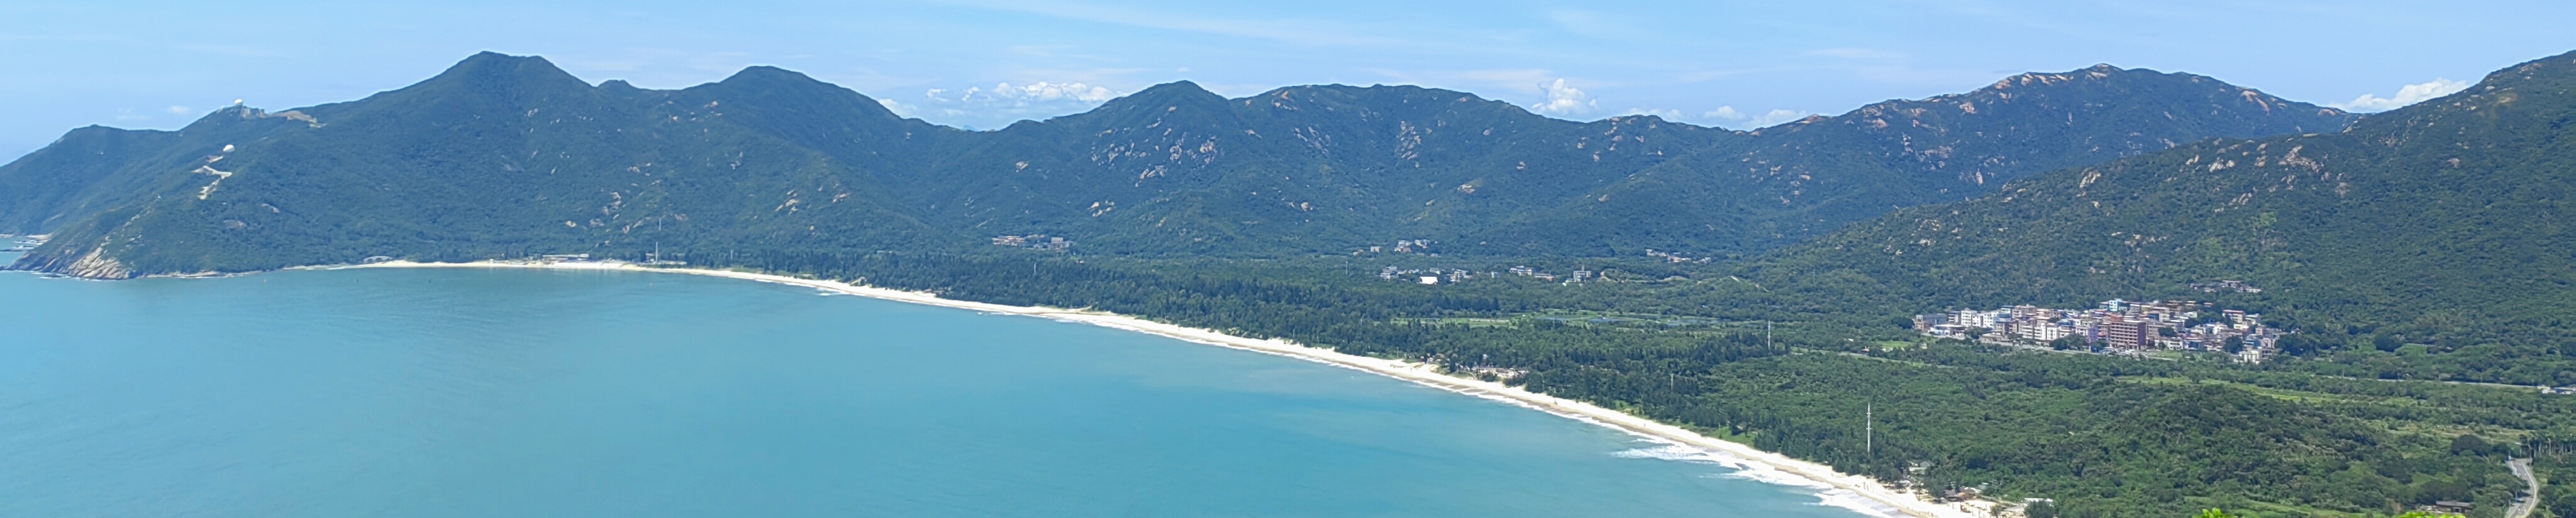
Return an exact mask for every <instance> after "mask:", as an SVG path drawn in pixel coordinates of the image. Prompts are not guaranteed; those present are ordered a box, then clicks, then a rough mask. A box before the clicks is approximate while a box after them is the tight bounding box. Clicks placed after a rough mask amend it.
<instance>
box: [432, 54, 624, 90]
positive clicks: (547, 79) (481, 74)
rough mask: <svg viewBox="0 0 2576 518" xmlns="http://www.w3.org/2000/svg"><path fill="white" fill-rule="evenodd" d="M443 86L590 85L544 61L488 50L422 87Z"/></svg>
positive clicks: (451, 68)
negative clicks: (447, 84) (451, 84)
mask: <svg viewBox="0 0 2576 518" xmlns="http://www.w3.org/2000/svg"><path fill="white" fill-rule="evenodd" d="M442 82H453V83H464V84H474V85H511V84H517V85H540V84H548V83H570V84H577V85H581V86H582V87H584V88H588V87H589V86H590V83H587V82H583V81H582V80H581V79H580V78H577V77H573V75H572V73H569V72H565V71H563V69H562V68H556V67H555V64H554V62H551V61H546V58H543V57H538V56H512V55H508V54H502V53H499V52H492V51H488V50H487V51H483V52H478V53H475V54H474V55H473V56H468V57H466V58H465V60H464V61H458V62H456V65H454V66H450V67H447V71H445V72H439V73H438V75H437V76H436V77H431V78H429V80H428V81H422V83H424V84H427V83H442Z"/></svg>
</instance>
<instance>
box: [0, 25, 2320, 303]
mask: <svg viewBox="0 0 2576 518" xmlns="http://www.w3.org/2000/svg"><path fill="white" fill-rule="evenodd" d="M2097 68H2098V69H2099V70H2096V71H2093V72H2086V74H2088V75H2100V76H2103V77H2104V78H2107V79H2104V78H2094V79H2082V80H2078V79H2066V80H2046V81H2039V82H2037V83H2033V84H2032V85H2030V86H2012V87H2010V88H2011V89H2013V90H2012V91H2011V92H2004V91H2003V90H2004V89H2005V87H2004V86H2001V85H1999V86H1997V87H1990V88H1988V89H1984V90H1980V91H1978V92H1975V93H1971V94H1963V95H1961V96H1944V97H1939V98H1934V99H1930V100H1924V101H1891V102H1889V103H1882V104H1879V105H1872V106H1871V107H1865V108H1863V109H1861V110H1856V111H1854V112H1852V113H1850V114H1845V115H1843V116H1840V117H1834V118H1818V119H1811V120H1809V121H1807V122H1804V123H1800V124H1791V125H1786V126H1781V127H1774V128H1768V129H1765V130H1763V131H1761V132H1740V131H1731V130H1723V129H1715V128H1705V127H1699V126H1692V125H1688V124H1680V123H1674V122H1670V121H1664V120H1662V119H1659V118H1656V117H1652V116H1633V117H1617V118H1611V119H1605V120H1600V121H1593V122H1575V121H1566V120H1560V119H1553V118H1548V117H1543V116H1539V115H1536V114H1533V113H1529V112H1528V111H1526V110H1522V109H1520V108H1518V107H1515V106H1512V105H1510V104H1508V103H1504V102H1500V101H1493V100H1488V99H1483V98H1480V97H1477V96H1474V95H1472V94H1466V93H1461V92H1454V91H1447V90H1438V89H1428V88H1419V87H1410V86H1371V87H1352V86H1340V85H1327V86H1299V87H1287V88H1280V89H1277V90H1273V91H1270V92H1266V93H1263V94H1260V95H1255V96H1251V97H1245V98H1240V99H1227V98H1225V97H1223V96H1219V95H1216V94H1214V93H1211V92H1208V91H1206V90H1205V89H1202V88H1199V87H1198V86H1197V85H1195V84H1192V83H1189V82H1186V81H1184V82H1177V83H1171V84H1165V85H1158V86H1155V87H1153V88H1148V89H1146V90H1144V91H1140V92H1137V93H1135V94H1132V95H1128V96H1125V97H1121V98H1118V99H1115V100H1112V101H1110V102H1108V103H1106V104H1104V105H1102V106H1100V107H1099V108H1097V109H1094V110H1092V111H1089V112H1085V113H1080V114H1074V115H1067V116H1063V117H1056V118H1053V119H1049V120H1045V121H1024V122H1021V123H1019V124H1014V125H1012V126H1010V127H1008V128H1004V129H1001V130H996V131H988V132H970V131H964V130H959V129H955V128H948V127H943V126H937V125H933V124H929V123H927V122H923V121H920V120H918V119H905V118H902V117H900V116H898V115H896V114H894V113H893V112H892V111H890V110H888V109H886V108H885V107H884V106H883V105H881V104H880V103H878V102H876V101H875V100H874V99H871V98H868V97H867V96H865V95H862V94H859V93H857V92H853V91H850V90H848V89H844V88H840V87H838V86H833V85H830V84H827V83H823V82H820V81H815V80H813V79H812V78H809V77H806V76H804V75H802V74H797V73H795V72H791V71H787V70H783V69H778V68H774V67H752V68H748V69H745V70H743V71H742V72H740V73H737V74H735V75H733V76H731V77H728V78H726V79H725V80H723V81H719V82H715V83H709V84H705V85H699V86H695V87H690V88H686V89H680V90H645V89H639V88H635V87H633V86H632V85H629V84H626V83H624V82H619V81H609V82H603V83H601V84H599V85H597V86H593V85H590V84H588V83H584V82H582V81H581V80H580V79H578V78H575V77H573V76H571V75H570V74H567V73H564V72H563V71H562V70H560V69H558V68H555V67H554V66H553V65H552V64H551V63H548V62H546V61H545V60H544V59H543V58H536V57H514V56H505V55H500V54H494V53H484V54H479V55H476V56H474V57H471V58H468V59H466V60H464V61H463V62H460V63H458V64H457V65H456V66H454V67H452V68H450V69H449V70H447V71H445V72H443V73H441V74H439V75H437V76H435V77H432V78H430V79H428V80H424V81H422V82H420V83H418V84H414V85H411V86H408V87H404V88H401V89H397V90H392V91H387V92H383V93H379V94H376V95H373V96H369V97H368V98H366V99H361V100H357V101H350V102H343V103H334V104H326V105H321V106H314V107H310V108H302V109H298V110H292V111H288V112H279V113H275V114H272V113H268V112H265V111H260V110H255V109H250V108H244V107H236V108H229V109H226V110H225V111H220V112H217V113H216V114H213V115H210V116H209V117H208V118H207V119H205V120H204V121H200V123H199V124H197V125H192V126H191V127H190V128H188V129H183V130H181V131H178V132H151V131H143V132H130V131H125V130H111V129H105V128H98V129H85V130H82V131H76V132H74V133H73V134H71V135H67V136H66V137H65V139H64V140H63V141H62V142H58V143H57V144H56V145H55V146H52V147H49V148H47V149H45V150H42V151H39V152H37V153H34V154H31V155H29V156H28V157H26V158H23V159H21V160H18V161H16V162H12V163H10V164H8V165H5V166H0V200H8V201H7V203H8V205H6V206H5V207H0V232H11V233H40V232H51V233H53V234H55V235H56V236H57V239H55V240H54V241H52V242H50V243H48V244H47V245H46V246H45V247H43V248H40V249H39V250H37V251H35V252H34V253H31V254H28V255H27V256H25V257H24V258H22V259H21V260H20V261H19V262H18V263H17V264H15V265H13V267H15V268H20V269H33V270H42V271H50V272H58V273H67V274H73V275H81V276H93V277H109V278H119V277H127V276H134V275H146V274H164V273H200V272H236V271H253V270H262V269H270V268H277V267H283V266H292V265H300V264H334V263H349V262H357V261H360V260H363V259H366V258H369V257H378V256H382V257H393V258H409V259H422V260H470V259H486V258H497V257H517V256H525V255H531V254H545V253H593V254H601V255H606V256H612V257H626V258H644V257H646V256H655V257H662V258H675V259H681V260H687V261H692V262H697V263H724V262H727V260H728V259H727V258H731V257H739V256H740V254H742V253H746V252H751V253H765V252H786V253H793V252H798V251H823V250H910V251H934V250H946V251H960V250H975V249H980V248H981V247H983V246H984V244H983V242H984V241H985V240H986V238H989V237H992V236H1000V235H1025V234H1046V235H1051V236H1058V237H1066V238H1071V239H1073V240H1075V242H1076V243H1077V246H1078V247H1079V248H1078V249H1079V250H1082V251H1084V252H1086V253H1106V254H1114V255H1134V256H1217V257H1287V256H1298V255H1311V254H1349V253H1355V252H1359V251H1363V250H1366V249H1367V248H1368V247H1371V246H1381V247H1383V246H1387V245H1393V244H1394V243H1395V242H1396V241H1399V240H1405V241H1416V242H1420V240H1428V241H1430V242H1432V243H1434V244H1433V245H1432V246H1431V247H1430V248H1431V250H1433V251H1446V252H1450V253H1470V254H1498V255H1513V256H1526V255H1555V256H1573V257H1583V256H1608V255H1635V254H1637V253H1638V252H1640V251H1642V249H1643V248H1646V247H1649V246H1652V247H1662V248H1665V249H1669V250H1681V251H1703V252H1717V253H1754V252H1759V251H1762V250H1767V249H1769V248H1772V247H1776V246H1780V245H1783V244H1786V243H1789V242H1793V241H1795V239H1796V238H1798V237H1800V236H1803V235H1805V234H1806V233H1813V232H1821V231H1822V230H1823V229H1824V228H1825V227H1828V226H1830V225H1835V224H1838V223H1836V222H1837V221H1843V220H1857V219H1860V218H1861V217H1865V216H1868V215H1875V214H1876V213H1881V212H1885V211H1886V210H1891V209H1893V208H1895V207H1900V206H1908V205H1917V204H1922V203H1931V202H1936V201H1940V200H1941V199H1943V198H1944V197H1948V196H1953V195H1956V194H1953V193H1954V192H1957V191H1961V190H1968V189H1975V188H1979V187H1978V185H1979V184H1978V183H1977V182H1976V181H1975V180H1974V179H1979V178H1985V179H1988V180H1992V179H1997V178H2003V177H2007V176H2011V175H2015V174H2022V173H2021V171H2023V170H2025V169H2031V168H2036V167H2040V166H2042V165H2046V166H2049V167H2055V166H2059V165H2065V163H2066V162H2070V161H2080V160H2086V159H2089V158H2093V157H2100V158H2107V157H2111V156H2116V155H2119V154H2125V153H2130V152H2133V151H2136V150H2139V149H2144V148H2146V147H2150V145H2149V144H2146V143H2147V142H2154V143H2156V144H2154V145H2162V144H2161V143H2162V142H2164V141H2166V140H2171V139H2178V138H2186V137H2187V138H2193V139H2196V138H2203V137H2208V136H2223V135H2239V134H2266V133H2275V132H2283V131H2302V130H2307V129H2309V128H2316V127H2340V125H2342V124H2344V123H2346V122H2348V121H2349V120H2350V119H2351V118H2352V117H2354V116H2352V115H2350V114H2344V113H2341V112H2336V111H2332V110H2324V109H2318V108H2315V107H2313V106H2308V105H2303V104H2296V103H2289V102H2286V101H2279V100H2277V99H2273V98H2270V97H2268V96H2262V95H2260V94H2258V93H2255V92H2253V91H2251V90H2246V89H2243V88H2238V87H2233V86H2228V85H2225V84H2223V83H2217V82H2216V81H2215V80H2208V79H2206V78H2199V77H2197V76H2187V75H2174V74H2160V73H2153V72H2145V71H2126V70H2118V69H2111V68H2108V67H2097ZM2059 76H2065V74H2058V75H2024V76H2016V77H2018V78H2021V79H2013V80H2007V82H2008V83H2009V82H2017V81H2026V80H2029V78H2034V77H2041V78H2045V77H2059ZM2139 85H2145V86H2139ZM2123 92H2128V93H2146V94H2152V95H2146V96H2144V97H2119V96H2120V95H2121V94H2122V93H2123ZM1954 98H1955V99H1954ZM2005 98H2012V99H2020V100H2014V101H2006V100H2003V99H2005ZM2106 99H2107V100H2106ZM1925 103H1931V104H1934V105H1941V106H1955V105H1963V104H1967V103H1991V104H1992V106H1993V107H1990V108H1987V109H1985V111H1984V113H1988V114H1990V115H1993V116H1994V117H1991V118H1992V119H1993V120H1992V121H1989V120H1988V119H1978V118H1975V117H1970V119H1973V120H1976V121H1982V122H1976V123H1960V124H1958V127H1959V129H1951V128H1946V127H1939V126H1938V125H1939V124H1950V123H1948V122H1943V121H1946V120H1948V119H1944V118H1942V117H1939V116H1931V115H1923V114H1920V113H1915V112H1921V111H1924V110H1927V108H1922V107H1920V106H1918V105H1926V104H1925ZM2015 103H2021V104H2015ZM2239 105H2249V106H2254V107H2250V108H2249V107H2246V106H2239ZM1898 111H1904V112H1907V113H1915V115H1911V116H1917V117H1916V118H1915V119H1912V120H1914V121H1915V123H1908V124H1909V125H1908V126H1906V127H1907V128H1911V129H1908V130H1905V131H1899V132H1896V133H1884V132H1876V133H1874V132H1872V131H1874V130H1875V129H1878V128H1870V129H1848V127H1851V126H1853V125H1854V124H1861V123H1863V122H1866V121H1878V120H1882V119H1884V118H1885V117H1889V116H1890V115H1888V114H1889V113H1895V112H1898ZM2150 111H2152V112H2154V113H2158V114H2162V117H2161V119H2160V120H2162V121H2163V122H2161V123H2159V124H2153V125H2139V124H2129V123H2128V121H2130V119H2134V118H2136V117H2137V116H2138V115H2137V114H2139V113H2147V112H2150ZM2124 114H2125V115H2124ZM2260 114H2268V115H2260ZM2096 119H2100V120H2102V121H2104V122H2103V123H2102V124H2092V123H2089V122H2087V123H2082V124H2078V123H2058V122H2049V121H2060V120H2065V121H2093V120H2096ZM1923 121H1930V122H1923ZM1996 121H2000V122H1996ZM2032 121H2040V122H2032ZM2041 122H2046V124H2042V123H2041ZM1916 123H1921V124H1929V126H1924V125H1915V124H1916ZM1870 124H1873V125H1875V124H1876V123H1870ZM1997 124H2000V125H2001V126H1996V125H1997ZM2114 124H2116V125H2117V126H2116V127H2114V126H2113V125H2114ZM1924 128H1929V129H1924ZM2114 132H2126V133H2123V134H2121V135H2112V136H2105V135H2110V134H2111V133H2114ZM1990 134H1991V135H1990ZM2114 137H2117V138H2114ZM1890 139H1893V140H1890ZM2150 139H2152V140H2150ZM1918 140H1920V141H1921V142H1936V141H1937V142H1938V143H1940V144H1941V146H1942V147H1940V148H1937V149H1944V150H1948V149H1964V150H1971V151H1970V153H1972V154H1969V155H1960V156H1962V157H1967V156H1974V157H1978V158H1976V160H1977V161H1978V164H1980V165H1978V166H1976V167H1973V168H1968V169H1958V168H1956V167H1952V166H1950V165H1948V164H1949V162H1947V161H1944V160H1926V159H1924V158H1923V156H1920V154H1919V153H1918V154H1917V155H1909V156H1908V157H1906V158H1902V159H1890V160H1880V161H1879V162H1878V163H1875V164H1874V165H1871V164H1863V165H1866V167H1853V168H1841V167H1840V165H1839V164H1842V163H1844V162H1845V161H1849V160H1851V159H1852V158H1851V157H1868V156H1877V155H1874V154H1873V153H1876V154H1886V153H1890V152H1888V151H1884V150H1880V149H1878V148H1882V147H1885V146H1887V145H1890V144H1889V142H1894V143H1895V144H1893V145H1896V146H1899V148H1900V149H1904V146H1916V145H1928V144H1916V142H1917V141H1918ZM225 146H232V147H233V148H234V150H232V151H223V149H224V148H225ZM84 150H86V151H84ZM1942 152H1943V153H1951V151H1942ZM1729 157H1736V158H1734V160H1736V161H1738V162H1741V161H1744V160H1755V161H1757V162H1759V163H1770V162H1773V161H1777V162H1778V163H1780V164H1786V165H1781V166H1779V167H1784V168H1785V169H1782V170H1781V171H1786V172H1794V173H1797V174H1799V175H1801V176H1802V177H1800V178H1797V179H1787V178H1789V177H1787V176H1784V175H1785V174H1787V173H1770V172H1765V173H1763V174H1764V176H1761V177H1760V178H1757V179H1755V180H1753V183H1752V184H1746V185H1754V186H1755V187H1759V189H1753V190H1744V189H1739V188H1737V187H1738V186H1737V185H1736V184H1739V183H1742V182H1740V181H1739V180H1741V178H1735V179H1729V178H1731V176H1730V175H1733V176H1741V175H1740V174H1739V173H1737V172H1734V170H1733V169H1731V168H1733V167H1735V166H1734V165H1733V164H1728V163H1725V162H1726V161H1727V160H1729ZM1743 157H1762V158H1743ZM1882 158H1883V157H1882ZM1873 160H1875V159H1873ZM1855 163H1857V162H1855ZM1953 169H1958V170H1957V171H1953ZM1766 171H1767V170H1766ZM1837 175H1839V176H1837ZM1931 175H1944V176H1941V177H1940V179H1939V180H1938V181H1928V180H1925V178H1930V177H1931ZM1962 175H1964V176H1962ZM1818 178H1821V179H1818ZM1961 178H1967V179H1968V180H1961ZM1810 180H1814V182H1815V183H1814V184H1809V183H1807V182H1809V181H1810ZM1763 182H1770V183H1763ZM1783 182H1785V183H1783ZM1944 182H1947V183H1944ZM1780 186H1787V188H1789V189H1790V191H1788V193H1787V195H1788V196H1789V197H1792V198H1798V199H1806V198H1808V197H1814V198H1823V199H1829V201H1826V202H1820V203H1813V204H1800V203H1789V204H1781V205H1778V206H1774V205H1773V204H1772V203H1771V202H1768V201H1765V200H1767V199H1768V198H1769V197H1772V196H1773V195H1775V194H1779V193H1777V192H1774V191H1776V190H1777V188H1778V187H1780ZM1761 189H1772V190H1769V191H1766V190H1761ZM1836 189H1841V190H1842V191H1841V192H1835V190H1836ZM1945 189H1947V191H1945ZM1809 216H1820V218H1819V219H1818V222H1817V223H1814V224H1806V223H1799V224H1798V225H1799V226H1798V228H1797V229H1794V230H1784V229H1788V227H1786V226H1784V225H1787V223H1781V222H1783V221H1791V220H1796V219H1800V218H1806V217H1809ZM1719 222H1723V223H1725V224H1724V225H1720V224H1719ZM1746 222H1754V223H1746ZM1763 222H1768V223H1763ZM1693 228H1698V229H1700V230H1693ZM1709 229H1717V230H1715V231H1712V230H1709ZM1764 232H1768V235H1767V236H1762V235H1755V234H1762V233H1764ZM657 253H658V254H659V255H656V254H657Z"/></svg>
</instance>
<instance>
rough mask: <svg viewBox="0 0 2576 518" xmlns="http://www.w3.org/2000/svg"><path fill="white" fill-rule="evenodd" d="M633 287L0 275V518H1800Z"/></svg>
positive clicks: (1587, 451) (1497, 427)
mask: <svg viewBox="0 0 2576 518" xmlns="http://www.w3.org/2000/svg"><path fill="white" fill-rule="evenodd" d="M817 295H819V293H818V292H816V291H815V290H813V289H809V288H800V287H793V286H782V285H772V284H762V283H753V282H744V281H738V280H730V279H718V278H707V277H698V276H687V275H670V274H654V273H638V272H569V271H528V270H466V269H382V270H345V271H291V272H277V273H268V274H260V275H252V276H242V277H229V278H219V279H146V280H137V281H122V282H94V281H78V280H69V279H47V278H40V277H36V276H33V275H24V274H9V275H0V333H6V334H5V338H0V409H5V410H0V516H335V517H337V516H1029V517H1065V516H1480V517H1488V516H1532V517H1536V516H1749V515H1765V516H1792V517H1796V516H1813V517H1836V518H1848V517H1854V516H1862V515H1863V513H1860V512H1857V511H1854V510H1849V509H1844V508H1839V507H1832V506H1826V505H1820V499H1819V497H1818V496H1817V490H1816V489H1814V488H1808V487H1797V486H1789V485H1776V484H1766V483H1761V482H1756V481H1753V480H1748V479H1746V478H1745V477H1743V476H1741V474H1739V473H1737V472H1736V471H1735V470H1733V469H1730V468H1726V467H1721V466H1718V465H1715V464H1711V463H1708V462H1703V461H1696V460H1691V459H1698V458H1700V457H1697V456H1695V455H1694V454H1693V452H1690V451H1686V450H1676V449H1675V448H1673V447H1668V446H1664V445H1659V444H1654V443H1649V442H1644V441H1640V440H1638V439H1636V438H1634V437H1632V436H1629V435H1627V434H1624V433H1620V432H1616V431H1613V430H1608V429H1604V428H1600V427H1596V426H1591V425H1587V424H1584V423H1581V422H1577V421H1575V420H1571V419H1565V418H1561V417H1556V416H1551V415H1547V414H1544V413H1540V412H1535V411H1531V410H1527V409H1523V408H1517V407H1513V406H1510V405H1505V404H1501V403H1497V402H1493V401H1486V400H1482V399H1477V398H1474V397H1470V396H1465V395H1459V394H1453V393H1449V392H1444V391H1440V390H1436V389H1433V388H1429V387H1424V386H1420V385H1415V384H1411V383H1406V382H1402V381H1398V380H1393V379H1387V378H1382V377H1378V376H1374V375H1370V374H1366V373H1362V372H1357V371H1353V370H1349V369H1343V368H1338V367H1333V366H1328V365H1322V364H1317V363H1312V362H1306V361H1300V360H1294V359H1288V358H1280V357H1275V356H1269V355H1263V354H1257V353H1252V352H1246V351H1239V350H1231V349H1223V348H1217V347H1210V346H1205V345H1200V344H1192V343H1187V342H1183V341H1179V340H1174V339H1168V338H1161V337H1155V336H1149V335H1142V334H1137V333H1130V332H1124V331H1119V330H1113V329H1108V328H1102V327H1097V326H1091V325H1084V324H1075V323H1067V322H1056V321H1050V320H1045V319H1040V318H1030V317H1018V316H1002V315H988V314H981V313H976V312H973V311H966V310H959V309H951V308H937V307H928V306H921V305H913V304H903V303H897V302H890V301H882V300H874V299H867V298H860V297H847V296H836V297H824V296H817Z"/></svg>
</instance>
